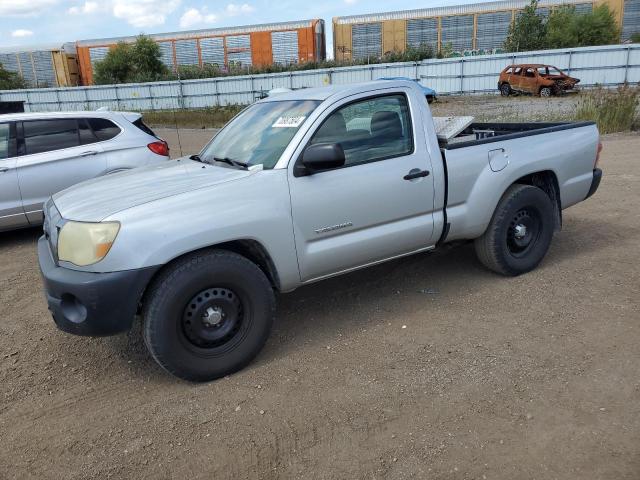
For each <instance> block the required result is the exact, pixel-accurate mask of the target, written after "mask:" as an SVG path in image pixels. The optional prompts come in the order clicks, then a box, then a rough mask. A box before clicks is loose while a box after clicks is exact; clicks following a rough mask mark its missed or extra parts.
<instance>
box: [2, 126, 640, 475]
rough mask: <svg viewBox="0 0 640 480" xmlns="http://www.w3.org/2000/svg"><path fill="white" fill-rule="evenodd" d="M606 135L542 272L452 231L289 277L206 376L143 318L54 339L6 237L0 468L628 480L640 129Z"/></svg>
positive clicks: (24, 246) (635, 423) (637, 454)
mask: <svg viewBox="0 0 640 480" xmlns="http://www.w3.org/2000/svg"><path fill="white" fill-rule="evenodd" d="M198 133H199V135H195V134H192V133H188V132H185V133H184V135H183V137H182V140H183V145H184V146H185V148H187V149H189V151H191V152H194V151H197V150H198V148H199V146H200V145H201V144H202V143H203V142H204V140H203V135H202V133H203V132H198ZM204 133H206V132H204ZM187 139H188V140H187ZM604 144H605V150H604V154H603V162H602V163H603V168H604V170H605V177H604V180H603V184H602V186H601V189H600V191H599V192H598V193H597V194H596V196H595V197H593V198H592V199H590V200H588V201H587V202H584V203H581V204H579V205H577V206H575V207H573V208H571V209H569V210H567V211H566V212H565V227H564V230H563V231H562V232H561V233H560V234H558V235H557V236H556V238H555V239H554V243H553V246H552V248H551V250H550V252H549V255H548V256H547V258H546V260H545V261H544V262H543V264H542V265H541V266H540V268H539V269H537V270H536V271H534V272H532V273H530V274H528V275H525V276H522V277H518V278H513V279H512V278H502V277H499V276H496V275H494V274H492V273H490V272H488V271H486V270H485V269H483V268H482V267H481V266H480V264H479V263H478V261H477V260H476V259H475V257H474V254H473V249H472V247H471V246H470V245H466V246H461V247H456V248H447V249H445V250H442V251H439V252H436V253H433V254H423V255H418V256H414V257H411V258H405V259H402V260H399V261H394V262H390V263H387V264H384V265H381V266H378V267H374V268H371V269H368V270H364V271H360V272H357V273H354V274H350V275H346V276H343V277H340V278H336V279H332V280H328V281H325V282H321V283H319V284H316V285H313V286H308V287H304V288H301V289H300V290H298V291H296V292H294V293H292V294H289V295H284V296H281V297H280V298H279V314H278V320H277V323H276V326H275V329H274V332H273V334H272V337H271V339H270V341H269V342H268V343H267V346H266V348H265V350H264V351H263V352H262V354H261V355H260V356H259V357H258V358H257V360H256V361H255V362H254V363H253V364H252V365H251V366H249V367H248V368H247V369H246V370H244V371H242V372H240V373H238V374H236V375H234V376H232V377H229V378H226V379H223V380H220V381H217V382H214V383H210V384H205V385H193V384H189V383H185V382H181V381H178V380H176V379H175V378H173V377H170V376H168V375H167V374H165V373H164V372H163V371H162V370H160V369H159V368H158V367H157V366H156V365H155V364H154V363H153V361H152V360H151V359H150V358H149V356H148V354H147V353H146V351H145V350H144V347H143V344H142V342H141V340H140V331H139V328H137V329H136V330H135V331H133V332H132V333H131V334H129V335H125V336H119V337H113V338H104V339H88V338H77V337H72V336H69V335H66V334H63V333H61V332H59V331H57V330H56V329H55V327H54V325H53V323H52V321H51V319H50V316H49V315H48V312H47V309H46V304H45V300H44V297H43V293H42V289H41V283H40V278H39V274H38V269H37V264H36V249H35V245H36V239H37V237H38V235H39V232H38V230H25V231H19V232H14V233H5V234H1V235H0V309H1V312H2V315H1V318H2V322H1V323H0V384H1V385H2V394H1V396H0V445H2V448H0V478H3V479H5V478H6V479H10V478H16V479H18V478H19V479H24V478H38V479H41V478H56V479H57V478H65V479H86V478H136V479H143V478H153V479H162V478H179V477H182V478H190V479H198V478H202V479H212V478H214V479H222V478H233V479H253V478H262V479H276V478H323V479H347V478H348V479H352V478H354V479H355V478H362V479H365V478H366V479H383V478H390V479H404V478H416V479H422V478H433V479H485V478H487V479H508V480H513V479H534V478H538V479H539V478H542V479H576V480H578V479H579V480H583V479H612V480H613V479H615V480H622V479H630V480H631V479H634V480H635V479H638V478H640V376H639V373H638V372H639V371H640V369H639V367H640V349H639V348H638V345H639V344H640V322H639V320H640V313H639V311H640V309H639V305H638V303H639V302H638V292H639V291H640V289H639V287H640V275H639V269H638V258H639V257H640V216H639V215H638V211H639V210H640V189H639V188H638V184H639V181H640V162H639V161H638V160H639V157H638V151H640V137H639V136H638V135H618V136H608V137H606V138H605V141H604Z"/></svg>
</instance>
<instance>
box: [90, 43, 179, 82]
mask: <svg viewBox="0 0 640 480" xmlns="http://www.w3.org/2000/svg"><path fill="white" fill-rule="evenodd" d="M168 74H169V69H168V68H167V67H166V66H165V65H164V64H163V63H162V53H161V51H160V46H159V45H158V44H157V43H156V42H154V41H153V40H151V39H150V38H149V37H146V36H144V35H140V36H139V37H138V38H137V39H136V41H135V43H133V44H130V43H124V42H119V43H118V44H117V45H116V46H115V47H114V48H112V49H111V50H109V52H108V53H107V55H106V56H105V57H104V59H103V60H102V61H100V62H97V63H96V65H95V73H94V78H93V80H94V83H95V84H97V85H112V84H115V83H135V82H153V81H157V80H164V79H166V78H167V76H168Z"/></svg>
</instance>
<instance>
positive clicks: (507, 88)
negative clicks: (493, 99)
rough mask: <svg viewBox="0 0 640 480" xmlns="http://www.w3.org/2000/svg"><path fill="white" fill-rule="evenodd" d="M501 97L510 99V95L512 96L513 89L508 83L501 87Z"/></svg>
mask: <svg viewBox="0 0 640 480" xmlns="http://www.w3.org/2000/svg"><path fill="white" fill-rule="evenodd" d="M500 95H502V96H503V97H508V96H509V95H511V87H510V86H509V84H508V83H503V84H502V85H500Z"/></svg>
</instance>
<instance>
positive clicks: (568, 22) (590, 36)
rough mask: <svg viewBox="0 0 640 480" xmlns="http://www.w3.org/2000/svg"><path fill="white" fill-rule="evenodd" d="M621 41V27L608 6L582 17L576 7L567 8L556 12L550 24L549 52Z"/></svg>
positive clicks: (601, 6) (548, 29)
mask: <svg viewBox="0 0 640 480" xmlns="http://www.w3.org/2000/svg"><path fill="white" fill-rule="evenodd" d="M619 39H620V31H619V29H618V25H617V23H616V20H615V18H614V16H613V12H611V10H610V9H609V7H608V6H607V5H600V6H598V7H595V8H594V9H593V11H592V12H590V13H582V14H581V13H578V12H576V9H575V7H573V6H564V7H561V8H558V9H556V10H554V11H553V12H552V13H551V15H550V16H549V20H548V22H547V36H546V47H547V48H572V47H588V46H592V45H610V44H613V43H618V41H619Z"/></svg>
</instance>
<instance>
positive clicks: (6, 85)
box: [0, 63, 27, 90]
mask: <svg viewBox="0 0 640 480" xmlns="http://www.w3.org/2000/svg"><path fill="white" fill-rule="evenodd" d="M21 88H27V83H26V82H25V81H24V78H22V77H21V76H20V75H18V74H17V73H15V72H10V71H9V70H6V69H5V68H4V66H3V65H2V63H0V90H18V89H21Z"/></svg>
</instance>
